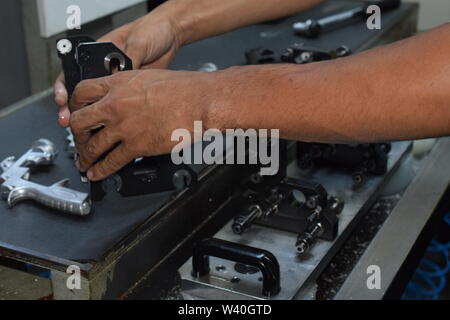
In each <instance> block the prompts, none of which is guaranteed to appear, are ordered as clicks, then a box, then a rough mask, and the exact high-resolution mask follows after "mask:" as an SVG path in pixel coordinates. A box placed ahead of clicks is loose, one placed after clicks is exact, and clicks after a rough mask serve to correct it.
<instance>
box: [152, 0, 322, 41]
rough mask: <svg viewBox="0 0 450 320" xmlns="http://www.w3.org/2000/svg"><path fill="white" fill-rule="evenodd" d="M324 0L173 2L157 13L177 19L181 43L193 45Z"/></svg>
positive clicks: (204, 0) (190, 0) (202, 0)
mask: <svg viewBox="0 0 450 320" xmlns="http://www.w3.org/2000/svg"><path fill="white" fill-rule="evenodd" d="M321 1H323V0H276V1H274V0H226V1H224V0H170V1H168V2H166V3H165V4H163V5H162V6H160V7H159V8H158V9H157V11H155V13H156V12H158V13H160V14H163V15H167V16H168V17H171V18H173V19H176V20H177V24H178V25H179V28H180V29H179V30H180V35H179V36H180V38H181V40H180V42H182V43H190V42H193V41H196V40H199V39H203V38H206V37H209V36H214V35H218V34H221V33H224V32H227V31H230V30H233V29H236V28H239V27H242V26H246V25H250V24H254V23H258V22H262V21H268V20H272V19H277V18H281V17H284V16H287V15H290V14H293V13H295V12H298V11H301V10H303V9H306V8H308V7H311V6H313V5H315V4H318V3H319V2H321Z"/></svg>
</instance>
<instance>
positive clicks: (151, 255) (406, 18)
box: [0, 1, 417, 298]
mask: <svg viewBox="0 0 450 320" xmlns="http://www.w3.org/2000/svg"><path fill="white" fill-rule="evenodd" d="M352 4H354V1H331V2H327V3H324V4H323V5H321V6H319V7H317V8H314V9H312V10H310V11H308V12H304V13H301V14H298V15H296V16H295V17H291V18H288V19H283V20H277V21H275V22H271V23H265V24H260V25H255V26H251V27H247V28H242V29H239V30H236V31H234V32H230V33H227V34H224V35H221V36H218V37H213V38H210V39H206V40H203V41H200V42H198V43H195V44H190V45H188V46H186V47H184V48H182V50H180V52H179V54H178V55H177V57H176V58H175V60H174V62H173V64H172V68H173V69H185V70H198V69H199V68H200V67H201V66H202V65H203V64H204V63H206V62H212V63H214V64H216V65H217V66H218V67H219V69H222V68H226V67H229V66H232V65H241V64H245V56H244V52H245V51H246V50H249V49H252V48H255V47H258V46H266V47H270V48H272V49H274V50H280V51H282V50H283V49H284V48H286V47H287V46H289V45H291V44H292V43H295V42H303V43H305V44H308V45H312V46H315V47H323V48H324V49H330V48H335V47H337V46H340V45H342V44H345V45H347V46H348V47H350V48H351V49H352V50H353V51H355V52H356V51H359V50H360V49H361V48H367V47H370V46H371V45H374V44H376V43H377V42H380V41H381V42H383V41H388V39H392V40H396V39H398V38H400V37H404V36H407V35H410V34H411V32H413V31H414V30H413V29H414V26H415V24H414V21H415V20H414V19H415V17H416V12H417V11H416V10H417V6H416V5H414V4H404V5H402V7H401V8H400V9H398V10H396V11H394V12H390V13H387V14H386V15H384V16H383V29H382V30H380V31H371V30H368V29H367V28H363V27H361V25H360V24H356V25H351V26H347V27H344V28H342V29H340V30H337V31H335V32H330V33H327V34H324V35H323V36H322V37H320V38H319V39H316V40H310V39H304V38H301V37H297V36H295V35H294V33H293V32H292V30H291V28H290V27H291V24H292V22H294V21H298V20H304V19H305V18H309V17H315V16H321V15H324V14H328V13H330V12H333V11H335V10H338V9H342V8H347V7H349V6H352ZM399 24H403V28H402V32H400V33H398V35H397V36H396V35H392V31H393V30H394V28H393V27H394V26H397V25H399ZM224 48H226V49H224ZM52 100H53V99H52V97H51V95H50V92H48V93H47V94H45V95H40V96H37V97H36V98H35V99H28V100H27V102H26V104H21V105H15V106H12V107H11V108H7V109H5V110H4V111H3V110H2V112H0V137H1V138H2V147H3V148H1V149H0V159H1V160H3V159H4V158H7V157H9V156H12V155H14V156H20V155H21V154H23V153H24V152H25V151H26V150H27V149H28V148H29V146H30V144H31V143H32V142H33V141H35V140H36V139H38V138H47V139H49V140H51V141H52V142H54V143H55V144H56V146H57V148H58V149H59V151H60V152H59V157H58V158H57V159H56V161H55V164H54V165H53V166H51V167H49V168H48V169H45V170H42V171H39V172H36V173H35V174H32V179H31V180H32V181H35V182H38V183H42V184H44V185H51V184H53V183H55V182H56V181H59V180H61V179H63V178H69V180H70V183H71V184H70V187H71V188H73V189H76V190H78V191H82V192H87V191H88V186H87V185H83V184H82V183H81V182H80V179H79V173H78V172H77V170H76V169H75V168H74V166H73V162H72V160H71V159H70V158H69V157H68V156H67V154H66V152H65V151H64V150H65V138H66V132H65V130H64V129H62V128H60V127H59V126H58V124H57V121H56V106H55V105H54V103H53V101H52ZM248 174H249V170H248V169H246V168H236V167H230V166H225V167H219V168H217V167H214V168H208V169H206V171H205V170H204V171H203V172H202V175H203V180H202V181H201V184H200V185H199V188H198V190H196V191H195V192H191V193H184V194H182V195H178V197H177V198H175V197H172V196H171V194H170V193H164V194H154V195H148V196H142V197H133V198H128V199H124V198H121V197H119V196H117V195H116V194H113V193H111V195H108V196H107V198H106V199H105V200H104V201H103V202H100V203H96V205H95V208H94V212H93V213H92V214H91V215H90V216H88V217H74V216H70V215H67V214H63V213H60V212H56V211H52V210H49V209H45V208H43V207H41V206H38V205H36V204H34V203H21V204H18V205H17V206H16V207H14V208H12V209H9V208H8V207H7V204H6V202H4V201H0V255H4V256H7V257H9V258H13V259H16V258H17V259H18V260H22V261H24V260H25V261H26V262H30V263H32V264H36V265H41V266H44V267H47V268H53V267H54V268H56V267H58V266H60V267H61V266H66V265H68V264H71V263H72V262H73V261H79V262H89V263H90V264H87V265H85V268H82V270H84V271H89V270H90V269H91V268H94V269H95V270H96V272H97V273H96V278H95V281H96V285H98V286H99V287H101V288H95V289H96V290H97V291H98V292H95V293H89V294H86V295H85V296H83V297H82V298H101V297H106V298H117V297H118V296H120V295H122V294H123V293H124V292H125V291H126V290H128V289H129V288H130V287H131V286H134V285H135V284H136V283H137V282H138V280H140V279H141V278H143V277H144V276H146V274H147V272H150V271H149V270H153V268H156V267H157V266H159V265H160V262H161V261H162V260H163V258H165V257H166V256H168V255H169V254H172V253H173V251H174V250H175V249H176V248H177V247H178V246H180V245H181V242H182V241H184V240H185V239H186V238H188V237H193V235H194V234H195V232H197V230H198V229H199V228H200V227H205V225H206V224H207V223H208V221H207V218H208V217H209V215H210V214H212V212H215V210H217V208H218V207H220V206H221V204H222V203H223V202H224V201H226V199H227V197H228V196H229V194H230V193H231V191H232V187H233V186H236V185H238V184H239V182H240V181H241V180H242V179H243V178H245V177H247V175H248ZM202 184H203V185H202ZM324 184H325V183H324ZM326 187H328V186H326ZM334 191H335V190H330V193H332V192H334ZM336 193H337V195H340V194H339V193H338V192H336ZM161 208H163V210H159V209H161ZM344 220H345V218H344ZM317 247H319V246H317ZM105 257H108V259H105ZM96 262H98V263H96ZM107 268H109V269H107ZM59 269H60V270H64V269H63V267H61V268H59ZM109 272H111V274H113V275H114V276H111V278H106V277H110V274H109ZM106 279H108V280H106ZM113 280H114V281H113ZM97 282H98V283H100V284H98V283H97ZM106 286H108V290H106ZM91 287H93V288H94V287H95V286H94V285H92V286H91Z"/></svg>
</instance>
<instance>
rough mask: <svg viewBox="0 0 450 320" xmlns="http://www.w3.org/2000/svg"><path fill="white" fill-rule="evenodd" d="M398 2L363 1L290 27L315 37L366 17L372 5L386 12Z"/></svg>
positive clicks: (299, 32)
mask: <svg viewBox="0 0 450 320" xmlns="http://www.w3.org/2000/svg"><path fill="white" fill-rule="evenodd" d="M400 3H401V0H381V1H365V2H362V3H361V4H359V5H358V6H356V7H355V8H353V9H349V10H346V11H341V12H337V13H335V14H332V15H329V16H326V17H322V18H319V19H308V20H306V21H300V22H296V23H294V24H293V25H292V29H293V30H294V31H295V33H296V34H298V35H300V36H304V37H307V38H316V37H318V36H320V34H321V33H322V32H324V31H331V30H333V29H337V28H339V27H341V26H343V25H346V24H349V23H352V22H356V21H361V20H363V19H364V18H367V17H368V13H367V9H368V8H369V7H370V6H372V5H377V6H378V7H379V8H380V11H381V12H386V11H389V10H394V9H396V8H398V7H399V6H400Z"/></svg>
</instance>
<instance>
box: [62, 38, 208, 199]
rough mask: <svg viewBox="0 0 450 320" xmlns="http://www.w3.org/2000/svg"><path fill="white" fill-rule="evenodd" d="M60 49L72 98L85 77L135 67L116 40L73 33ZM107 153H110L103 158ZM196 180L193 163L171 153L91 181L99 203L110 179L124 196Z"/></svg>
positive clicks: (92, 194)
mask: <svg viewBox="0 0 450 320" xmlns="http://www.w3.org/2000/svg"><path fill="white" fill-rule="evenodd" d="M56 49H57V51H58V56H59V58H60V59H61V61H62V65H63V71H64V75H66V85H67V90H68V92H69V97H70V96H71V95H72V94H73V91H74V90H75V87H76V85H77V84H78V83H79V82H81V81H82V80H86V79H95V78H100V77H105V76H108V75H111V74H113V73H114V71H127V70H132V69H133V62H132V61H131V59H130V58H129V57H128V56H127V55H126V54H125V53H124V52H123V51H121V50H120V49H119V48H118V47H117V46H116V45H114V44H113V43H112V42H95V41H94V40H93V39H92V38H89V37H86V36H71V37H67V38H63V39H59V40H58V41H57V43H56ZM209 67H211V65H209ZM101 129H102V128H100V129H97V130H101ZM97 130H96V131H97ZM68 139H69V148H70V149H72V148H73V149H74V147H75V146H74V145H73V136H70V135H69V137H68ZM72 145H73V146H72ZM74 151H75V150H74ZM69 152H71V150H70V151H69ZM74 155H75V153H74ZM105 156H106V154H105V155H103V156H102V157H101V158H100V160H101V159H103V158H104V157H105ZM81 179H82V181H83V182H89V181H88V179H87V177H86V174H85V173H81ZM196 180H197V174H196V173H195V172H194V171H193V170H192V169H191V168H190V167H189V166H187V165H185V164H180V165H175V164H173V162H172V161H171V159H170V155H161V156H154V157H144V158H140V159H135V160H134V161H132V162H131V163H129V164H128V165H126V166H125V167H124V168H122V169H121V170H119V172H118V173H116V174H114V175H113V176H112V177H111V178H110V179H105V180H103V181H96V182H92V181H91V182H89V183H90V188H91V190H90V197H91V199H92V201H95V202H98V201H101V200H103V199H104V198H105V196H106V194H107V193H108V192H109V191H110V189H111V188H108V185H109V182H112V183H114V184H115V187H114V188H113V191H115V192H118V193H119V194H120V195H122V196H123V197H131V196H141V195H145V194H149V193H159V192H165V191H181V190H183V189H184V188H187V187H190V186H193V185H194V184H195V181H196Z"/></svg>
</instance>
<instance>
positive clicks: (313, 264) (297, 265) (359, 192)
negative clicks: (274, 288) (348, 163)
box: [179, 142, 410, 300]
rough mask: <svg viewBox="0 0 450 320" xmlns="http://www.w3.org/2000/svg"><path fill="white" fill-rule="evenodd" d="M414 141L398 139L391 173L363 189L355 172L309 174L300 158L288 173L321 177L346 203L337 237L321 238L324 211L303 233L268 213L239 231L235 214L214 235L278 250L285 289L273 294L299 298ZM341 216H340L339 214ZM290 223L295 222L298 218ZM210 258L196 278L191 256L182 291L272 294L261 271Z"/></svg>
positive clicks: (204, 295)
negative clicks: (207, 266)
mask: <svg viewBox="0 0 450 320" xmlns="http://www.w3.org/2000/svg"><path fill="white" fill-rule="evenodd" d="M409 146H410V143H409V142H396V143H394V144H393V145H392V150H391V153H390V156H389V160H388V164H387V172H386V174H385V176H374V177H371V178H370V179H368V180H367V182H366V184H364V185H363V186H361V187H359V188H357V189H353V187H352V186H353V181H352V177H351V175H348V174H346V173H343V172H339V171H338V170H336V171H330V170H328V169H318V170H316V171H315V172H309V173H307V174H306V175H305V173H304V172H302V171H301V170H299V169H298V167H297V166H296V164H295V163H292V164H291V165H290V166H289V168H288V176H289V177H291V178H293V180H295V179H305V178H308V180H313V181H317V182H320V185H322V186H323V188H325V190H327V192H329V193H330V194H333V195H335V196H336V197H337V198H339V199H341V201H343V202H344V203H345V206H344V207H343V209H342V212H341V213H340V214H339V225H338V229H337V230H336V229H335V230H333V232H336V233H337V234H336V236H335V238H334V240H332V241H327V240H325V239H321V237H323V236H324V233H323V226H324V225H323V224H324V223H325V221H326V220H320V218H321V217H322V216H321V214H320V213H319V211H317V214H314V216H315V217H316V218H315V220H314V222H313V223H312V224H311V226H310V228H309V229H308V230H306V233H304V234H303V235H299V233H298V232H294V231H293V230H292V231H286V230H282V229H279V228H278V227H277V228H274V227H273V225H272V226H271V225H270V224H265V225H262V224H261V223H262V222H264V221H266V220H264V219H261V220H258V223H254V224H253V225H252V226H251V228H248V229H247V230H246V232H244V233H242V234H240V235H239V234H235V233H234V232H233V231H232V224H233V222H234V220H231V221H229V222H228V223H227V225H225V226H224V227H223V228H222V229H221V230H219V232H217V233H216V234H215V235H214V238H218V239H222V240H226V241H231V242H235V243H238V244H245V245H248V246H251V247H255V248H261V249H264V250H267V251H269V252H272V253H273V255H274V256H275V257H276V259H277V260H278V263H279V265H280V275H281V276H280V286H281V290H280V293H279V294H278V295H276V296H274V297H270V299H274V300H278V299H280V300H285V299H294V298H295V297H296V296H297V294H298V293H299V292H303V289H304V288H303V287H304V286H308V283H311V281H314V279H317V277H319V276H320V273H321V272H322V271H323V270H324V268H325V267H326V266H327V265H328V263H329V261H330V260H331V259H332V257H333V256H334V255H335V253H336V252H337V250H338V249H339V248H340V246H341V245H342V244H343V243H344V242H345V240H346V238H347V237H348V235H349V234H350V233H351V231H352V230H353V228H354V227H355V226H356V225H357V223H358V221H359V219H360V218H361V216H362V215H363V214H364V213H365V212H366V210H367V209H368V208H370V206H371V205H372V204H373V203H374V201H375V200H376V198H377V196H378V193H379V191H380V189H381V188H382V186H383V185H384V184H385V182H386V181H388V179H389V177H390V176H391V175H392V174H393V172H395V169H396V168H397V167H398V165H399V164H400V163H401V161H402V159H403V157H404V156H405V155H406V154H407V151H408V150H409ZM340 205H341V204H340V202H339V201H336V199H333V198H331V199H329V200H328V206H330V207H331V208H335V210H336V211H337V212H339V211H340V210H339V206H340ZM283 211H284V210H283V208H281V207H280V211H279V212H278V213H277V214H274V215H272V216H271V217H273V218H274V217H277V216H279V215H280V213H282V212H283ZM330 216H331V217H332V215H330ZM335 218H336V219H337V218H338V217H337V216H336V215H335ZM290 224H291V225H293V223H290ZM336 226H337V225H336ZM301 243H304V244H301ZM297 250H300V251H303V250H305V252H304V253H302V254H299V252H297ZM209 263H210V273H209V274H208V276H206V277H201V278H195V277H193V276H192V275H191V271H192V260H191V259H189V260H188V261H186V262H185V264H183V266H182V267H181V268H180V269H179V273H180V275H181V278H182V282H181V284H182V285H181V288H182V295H183V296H184V297H185V298H186V299H258V300H260V299H269V298H268V297H266V296H264V295H262V294H261V274H260V273H258V272H256V273H242V272H239V271H236V266H235V264H236V263H234V262H230V261H229V260H226V259H222V258H217V257H210V261H209ZM238 270H240V269H238ZM237 279H238V280H237Z"/></svg>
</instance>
